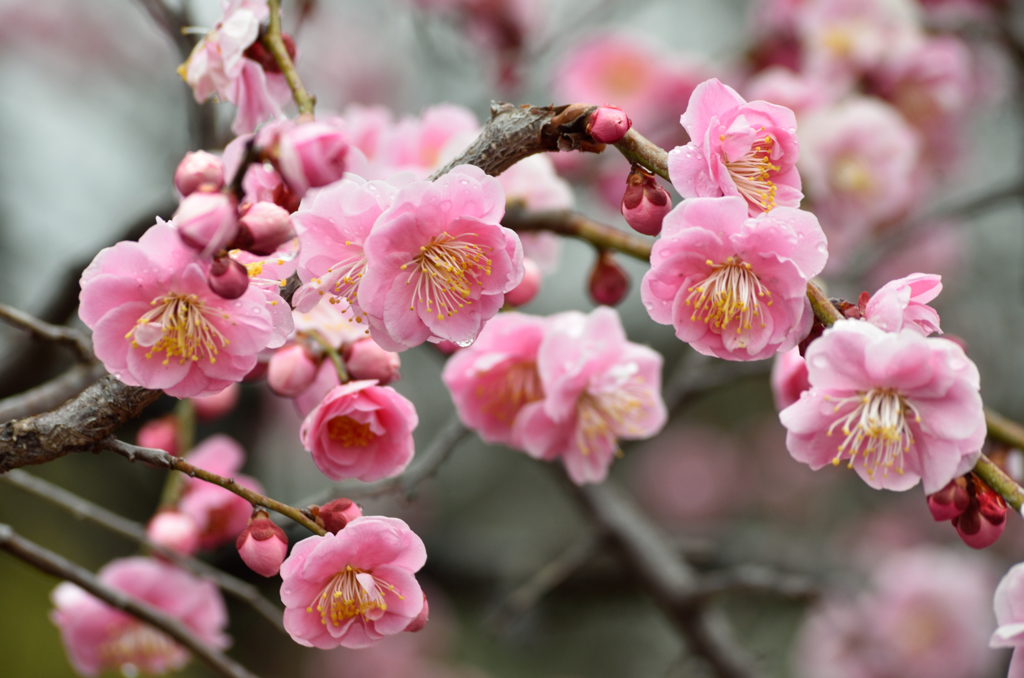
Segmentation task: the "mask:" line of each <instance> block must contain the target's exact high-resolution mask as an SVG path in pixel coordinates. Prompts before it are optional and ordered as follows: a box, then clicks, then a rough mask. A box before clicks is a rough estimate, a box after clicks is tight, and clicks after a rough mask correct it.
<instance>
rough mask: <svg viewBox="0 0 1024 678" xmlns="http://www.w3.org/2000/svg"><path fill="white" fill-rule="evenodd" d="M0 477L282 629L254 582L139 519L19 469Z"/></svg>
mask: <svg viewBox="0 0 1024 678" xmlns="http://www.w3.org/2000/svg"><path fill="white" fill-rule="evenodd" d="M0 480H5V481H7V482H8V483H10V484H11V485H14V486H15V487H18V488H20V489H22V490H24V491H26V492H29V493H31V494H33V495H35V496H36V497H39V498H40V499H43V500H45V501H48V502H50V503H51V504H55V505H56V506H60V507H61V508H64V509H67V510H68V511H69V512H70V513H71V515H72V516H74V517H75V518H77V519H78V520H88V521H90V522H93V523H96V524H97V525H101V526H102V527H105V528H107V529H108V530H110V531H111V532H114V533H115V534H119V535H121V536H122V537H124V538H126V539H129V540H131V541H134V542H136V543H138V544H140V545H142V546H143V547H144V548H145V549H146V550H148V551H151V552H153V553H156V554H157V555H159V556H160V557H161V558H164V559H166V560H169V561H171V562H173V563H174V564H175V565H177V566H178V567H180V568H182V569H184V570H188V571H189V572H192V573H193V574H195V575H197V576H199V577H202V578H204V579H208V580H210V581H212V582H213V583H214V584H216V585H217V586H218V587H220V588H221V589H223V590H224V591H226V592H228V593H230V594H231V595H233V596H235V597H236V598H238V599H239V600H242V601H244V602H246V603H248V604H249V605H251V606H252V608H253V609H255V610H256V611H257V612H259V613H260V614H261V615H263V616H264V617H265V618H266V619H267V620H268V621H269V622H271V623H272V624H273V625H274V626H275V627H276V628H277V629H278V630H279V631H284V625H283V624H282V623H281V615H282V610H281V609H280V608H278V607H277V606H276V605H274V604H273V603H271V602H270V601H269V600H267V599H266V598H264V597H263V595H262V594H260V592H259V589H257V588H256V587H255V586H253V585H252V584H250V583H248V582H245V581H242V580H241V579H239V578H237V577H233V576H231V575H230V574H228V573H227V572H224V571H223V570H219V569H217V568H215V567H213V566H212V565H209V564H208V563H204V562H203V561H201V560H198V559H196V558H190V557H188V556H185V555H182V554H180V553H178V552H177V551H175V550H173V549H169V548H167V547H166V546H164V545H162V544H158V543H156V542H154V541H151V540H150V539H149V537H148V536H147V535H146V528H145V527H143V526H142V525H140V524H139V523H136V522H135V521H132V520H128V519H127V518H125V517H124V516H120V515H118V514H116V513H114V512H113V511H110V510H108V509H105V508H103V507H102V506H99V505H97V504H94V503H92V502H91V501H89V500H87V499H83V498H82V497H79V496H78V495H77V494H74V493H73V492H69V491H68V490H66V489H64V488H63V487H60V486H59V485H54V484H53V483H51V482H49V481H47V480H43V479H42V478H38V477H36V476H34V475H32V474H30V473H26V472H25V471H22V470H20V469H15V470H14V471H10V472H9V473H6V474H4V475H0Z"/></svg>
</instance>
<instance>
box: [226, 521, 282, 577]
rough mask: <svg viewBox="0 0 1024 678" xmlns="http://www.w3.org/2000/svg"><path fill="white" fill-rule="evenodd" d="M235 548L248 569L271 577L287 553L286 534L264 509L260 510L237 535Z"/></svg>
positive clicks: (279, 567) (278, 569)
mask: <svg viewBox="0 0 1024 678" xmlns="http://www.w3.org/2000/svg"><path fill="white" fill-rule="evenodd" d="M235 548H236V549H238V555H239V556H240V557H241V558H242V560H243V561H244V562H245V564H246V565H248V566H249V569H250V570H252V571H253V572H255V573H256V574H261V575H263V576H264V577H273V576H274V575H275V574H277V573H278V571H280V569H281V563H282V562H284V558H285V556H286V555H288V536H287V535H286V534H285V533H284V530H282V529H281V528H280V527H278V526H277V525H275V524H274V523H273V522H272V521H271V520H270V517H269V515H268V514H267V512H266V511H262V510H260V511H257V512H256V515H255V516H253V518H252V520H250V521H249V525H248V526H247V527H246V528H245V530H244V531H243V532H242V534H240V535H238V539H236V540H235Z"/></svg>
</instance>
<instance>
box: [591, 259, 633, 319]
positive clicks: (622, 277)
mask: <svg viewBox="0 0 1024 678" xmlns="http://www.w3.org/2000/svg"><path fill="white" fill-rule="evenodd" d="M588 291H589V292H590V298H591V299H593V300H594V302H595V303H597V304H602V305H604V306H616V305H618V304H619V303H620V302H622V300H623V299H625V298H626V295H627V294H628V293H629V276H628V275H626V271H624V270H623V269H622V267H621V266H619V265H618V264H617V263H616V262H615V259H614V257H612V255H611V254H610V253H609V252H607V251H605V250H601V251H600V252H599V253H598V255H597V263H595V264H594V270H593V271H591V273H590V284H589V285H588Z"/></svg>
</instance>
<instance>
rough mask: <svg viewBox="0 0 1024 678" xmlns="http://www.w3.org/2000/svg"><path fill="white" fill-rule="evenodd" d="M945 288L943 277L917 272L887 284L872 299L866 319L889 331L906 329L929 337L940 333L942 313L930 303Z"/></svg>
mask: <svg viewBox="0 0 1024 678" xmlns="http://www.w3.org/2000/svg"><path fill="white" fill-rule="evenodd" d="M941 291H942V276H938V275H932V274H929V273H913V274H911V275H909V276H907V277H906V278H900V279H899V280H893V281H892V282H889V283H886V284H885V285H884V286H883V287H882V289H880V290H878V291H877V292H875V294H874V295H873V296H872V297H871V298H870V299H869V300H868V303H867V304H866V305H865V307H864V319H865V320H867V321H868V322H869V323H871V324H873V325H877V326H878V327H880V328H882V329H883V330H886V331H887V332H899V331H900V330H901V329H903V328H905V327H906V328H908V329H912V330H916V331H918V332H920V333H921V334H923V335H924V336H926V337H927V336H928V335H929V334H934V333H936V332H937V333H939V334H942V330H940V329H939V314H938V313H937V312H936V311H935V309H934V308H932V307H931V306H929V305H928V302H929V301H931V300H933V299H934V298H935V297H937V296H939V292H941Z"/></svg>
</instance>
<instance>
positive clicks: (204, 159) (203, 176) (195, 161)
mask: <svg viewBox="0 0 1024 678" xmlns="http://www.w3.org/2000/svg"><path fill="white" fill-rule="evenodd" d="M174 185H175V186H176V187H177V189H178V192H179V193H181V195H182V196H187V195H189V194H191V193H195V192H196V191H207V192H210V191H219V190H220V189H221V188H222V187H223V186H224V163H222V162H221V160H220V158H218V157H217V156H215V155H214V154H213V153H207V152H206V151H189V152H188V153H186V154H185V157H184V158H182V159H181V162H180V163H178V169H176V170H174Z"/></svg>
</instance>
